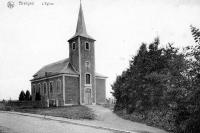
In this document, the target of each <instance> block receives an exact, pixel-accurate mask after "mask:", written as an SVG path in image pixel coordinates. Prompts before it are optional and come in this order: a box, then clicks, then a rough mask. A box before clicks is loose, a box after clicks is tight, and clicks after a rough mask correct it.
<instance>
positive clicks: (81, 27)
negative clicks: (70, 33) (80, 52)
mask: <svg viewBox="0 0 200 133" xmlns="http://www.w3.org/2000/svg"><path fill="white" fill-rule="evenodd" d="M76 34H77V35H82V34H83V35H87V31H86V26H85V20H84V16H83V9H82V4H81V1H80V9H79V14H78V22H77V26H76Z"/></svg>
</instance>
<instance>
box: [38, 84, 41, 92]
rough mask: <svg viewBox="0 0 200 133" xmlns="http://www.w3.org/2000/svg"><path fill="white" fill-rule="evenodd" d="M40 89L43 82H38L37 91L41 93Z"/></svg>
mask: <svg viewBox="0 0 200 133" xmlns="http://www.w3.org/2000/svg"><path fill="white" fill-rule="evenodd" d="M40 91H41V84H40V83H39V84H38V91H37V92H39V93H40Z"/></svg>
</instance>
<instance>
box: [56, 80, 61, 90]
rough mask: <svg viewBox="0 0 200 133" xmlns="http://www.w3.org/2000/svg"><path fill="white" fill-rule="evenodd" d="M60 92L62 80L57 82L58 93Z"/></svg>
mask: <svg viewBox="0 0 200 133" xmlns="http://www.w3.org/2000/svg"><path fill="white" fill-rule="evenodd" d="M60 90H61V80H60V79H58V80H57V91H58V92H60Z"/></svg>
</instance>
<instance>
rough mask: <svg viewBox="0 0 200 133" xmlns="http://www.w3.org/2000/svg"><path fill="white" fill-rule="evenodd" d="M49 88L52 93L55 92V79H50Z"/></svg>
mask: <svg viewBox="0 0 200 133" xmlns="http://www.w3.org/2000/svg"><path fill="white" fill-rule="evenodd" d="M49 90H50V93H53V81H50V83H49Z"/></svg>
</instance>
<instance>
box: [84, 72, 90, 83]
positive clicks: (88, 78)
mask: <svg viewBox="0 0 200 133" xmlns="http://www.w3.org/2000/svg"><path fill="white" fill-rule="evenodd" d="M85 78H86V84H91V81H90V80H91V79H90V74H86V75H85Z"/></svg>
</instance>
